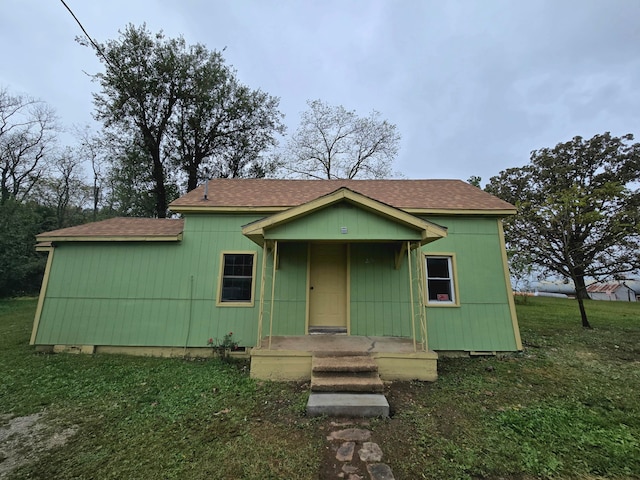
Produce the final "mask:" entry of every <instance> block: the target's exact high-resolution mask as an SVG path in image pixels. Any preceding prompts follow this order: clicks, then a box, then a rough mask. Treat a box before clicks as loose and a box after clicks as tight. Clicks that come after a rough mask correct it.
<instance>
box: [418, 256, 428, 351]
mask: <svg viewBox="0 0 640 480" xmlns="http://www.w3.org/2000/svg"><path fill="white" fill-rule="evenodd" d="M416 262H417V263H416V270H417V271H416V275H418V295H419V298H418V305H419V307H420V333H421V335H422V350H423V351H425V352H426V351H428V342H427V307H426V306H425V299H426V288H425V284H424V282H425V281H426V278H427V272H426V266H425V261H424V257H423V256H422V250H421V249H420V245H418V246H417V247H416Z"/></svg>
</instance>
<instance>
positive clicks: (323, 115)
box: [282, 100, 400, 179]
mask: <svg viewBox="0 0 640 480" xmlns="http://www.w3.org/2000/svg"><path fill="white" fill-rule="evenodd" d="M307 105H308V106H309V110H307V111H306V112H303V113H302V116H301V119H300V126H299V127H298V129H297V130H296V132H295V133H294V134H293V136H292V137H291V138H290V140H289V142H288V143H287V146H286V148H285V152H284V158H285V159H284V160H283V161H282V164H283V168H284V170H285V171H286V172H287V173H288V174H289V175H293V176H299V177H303V178H318V179H332V178H349V179H351V178H385V177H389V176H391V174H392V169H391V164H392V162H393V160H394V158H395V156H396V155H397V153H398V148H399V143H400V134H399V133H398V132H397V129H396V126H395V125H393V124H391V123H389V122H387V121H386V120H382V119H380V113H379V112H376V111H375V110H374V111H372V112H371V113H370V114H369V115H368V116H366V117H359V116H358V115H356V113H355V111H349V110H346V109H345V108H344V107H343V106H337V107H332V106H330V105H328V104H327V103H325V102H323V101H321V100H314V101H309V102H307Z"/></svg>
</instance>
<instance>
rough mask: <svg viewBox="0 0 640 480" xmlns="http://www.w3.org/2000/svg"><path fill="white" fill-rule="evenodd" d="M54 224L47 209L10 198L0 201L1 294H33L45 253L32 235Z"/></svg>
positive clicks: (41, 271) (42, 269)
mask: <svg viewBox="0 0 640 480" xmlns="http://www.w3.org/2000/svg"><path fill="white" fill-rule="evenodd" d="M53 228H55V224H54V223H53V214H52V212H51V211H50V209H48V208H46V207H43V206H41V205H38V204H37V203H35V202H30V201H27V202H18V201H17V200H16V199H14V198H9V199H8V200H7V201H5V202H4V203H2V204H0V232H3V234H2V235H0V297H7V296H11V295H23V294H35V293H37V292H38V289H39V287H40V284H41V283H42V274H43V272H44V267H45V264H46V256H43V255H42V254H41V253H38V252H36V250H35V236H36V235H37V234H38V233H41V232H43V231H45V230H51V229H53Z"/></svg>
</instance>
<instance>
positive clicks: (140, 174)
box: [105, 139, 178, 217]
mask: <svg viewBox="0 0 640 480" xmlns="http://www.w3.org/2000/svg"><path fill="white" fill-rule="evenodd" d="M147 159H148V155H147V152H146V150H145V147H144V145H143V144H142V142H141V141H136V140H135V139H134V140H129V141H126V140H125V141H123V142H121V143H119V144H112V149H111V152H110V160H109V170H108V173H107V176H106V184H105V187H106V190H108V192H107V194H106V201H105V204H106V205H105V207H106V209H107V210H108V212H109V215H117V216H127V217H129V216H130V217H153V216H154V215H156V192H155V187H156V183H155V182H154V179H153V176H152V175H151V172H150V171H149V169H148V168H147V167H148V163H147ZM169 173H170V172H169ZM164 183H165V191H167V190H168V191H169V192H170V194H169V198H175V197H177V196H178V195H177V187H176V186H175V183H171V182H170V180H168V179H165V181H164Z"/></svg>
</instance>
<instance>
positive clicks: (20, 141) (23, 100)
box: [0, 88, 57, 204]
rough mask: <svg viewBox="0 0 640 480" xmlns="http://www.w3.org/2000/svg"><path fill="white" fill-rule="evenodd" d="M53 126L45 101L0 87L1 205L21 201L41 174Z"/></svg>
mask: <svg viewBox="0 0 640 480" xmlns="http://www.w3.org/2000/svg"><path fill="white" fill-rule="evenodd" d="M56 128H57V127H56V116H55V114H54V112H53V110H52V109H51V108H50V107H49V106H48V105H47V104H45V103H44V102H42V101H40V100H34V99H33V98H30V97H26V96H22V95H10V94H9V92H8V91H7V90H6V89H5V88H0V204H5V203H6V202H7V201H9V199H12V198H13V199H17V200H18V201H22V200H24V198H26V196H27V195H28V194H29V192H30V191H31V189H32V188H33V187H34V185H36V184H37V182H38V180H40V178H41V177H42V176H43V174H44V173H45V171H46V166H47V154H48V153H49V151H50V150H51V148H52V147H53V144H54V137H53V133H54V132H55V130H56Z"/></svg>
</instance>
